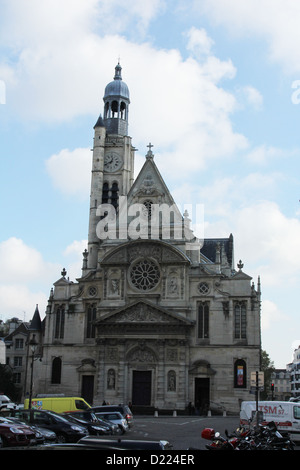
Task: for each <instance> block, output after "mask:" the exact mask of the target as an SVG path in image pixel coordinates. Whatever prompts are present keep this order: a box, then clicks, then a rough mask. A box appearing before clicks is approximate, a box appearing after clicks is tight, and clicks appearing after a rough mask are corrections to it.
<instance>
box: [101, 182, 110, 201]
mask: <svg viewBox="0 0 300 470" xmlns="http://www.w3.org/2000/svg"><path fill="white" fill-rule="evenodd" d="M108 191H109V187H108V183H103V188H102V204H107V203H108Z"/></svg>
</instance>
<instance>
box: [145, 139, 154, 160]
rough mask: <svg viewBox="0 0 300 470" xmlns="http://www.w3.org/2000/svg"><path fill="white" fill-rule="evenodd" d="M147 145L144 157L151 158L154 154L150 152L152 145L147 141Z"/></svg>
mask: <svg viewBox="0 0 300 470" xmlns="http://www.w3.org/2000/svg"><path fill="white" fill-rule="evenodd" d="M147 147H148V149H149V150H148V152H147V155H146V158H153V157H154V155H153V152H152V150H151V149H152V147H154V146H153V145H152V144H151V142H149V144H148V145H147Z"/></svg>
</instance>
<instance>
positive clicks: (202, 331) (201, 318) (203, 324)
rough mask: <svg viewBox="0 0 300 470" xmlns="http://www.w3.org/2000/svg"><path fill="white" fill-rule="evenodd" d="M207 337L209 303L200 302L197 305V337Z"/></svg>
mask: <svg viewBox="0 0 300 470" xmlns="http://www.w3.org/2000/svg"><path fill="white" fill-rule="evenodd" d="M208 337H209V305H208V302H201V304H200V305H199V307H198V338H208Z"/></svg>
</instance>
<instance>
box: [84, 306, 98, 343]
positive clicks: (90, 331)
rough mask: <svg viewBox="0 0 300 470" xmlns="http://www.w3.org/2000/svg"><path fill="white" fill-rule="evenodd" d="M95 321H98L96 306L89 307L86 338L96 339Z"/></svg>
mask: <svg viewBox="0 0 300 470" xmlns="http://www.w3.org/2000/svg"><path fill="white" fill-rule="evenodd" d="M95 320H96V306H95V305H94V304H93V305H89V306H88V309H87V325H86V337H87V338H95V331H96V327H95Z"/></svg>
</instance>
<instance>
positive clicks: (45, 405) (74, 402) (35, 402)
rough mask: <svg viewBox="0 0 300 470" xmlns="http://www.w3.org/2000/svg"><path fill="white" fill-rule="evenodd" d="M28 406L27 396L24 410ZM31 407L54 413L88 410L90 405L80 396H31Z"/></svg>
mask: <svg viewBox="0 0 300 470" xmlns="http://www.w3.org/2000/svg"><path fill="white" fill-rule="evenodd" d="M28 407H29V400H28V398H27V399H26V400H25V401H24V408H25V410H26V409H28ZM31 408H32V409H34V410H48V411H55V412H56V413H65V412H66V411H76V410H88V409H90V408H91V406H90V405H89V404H88V403H87V402H86V401H85V400H84V399H83V398H81V397H45V398H43V397H41V398H32V400H31Z"/></svg>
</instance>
